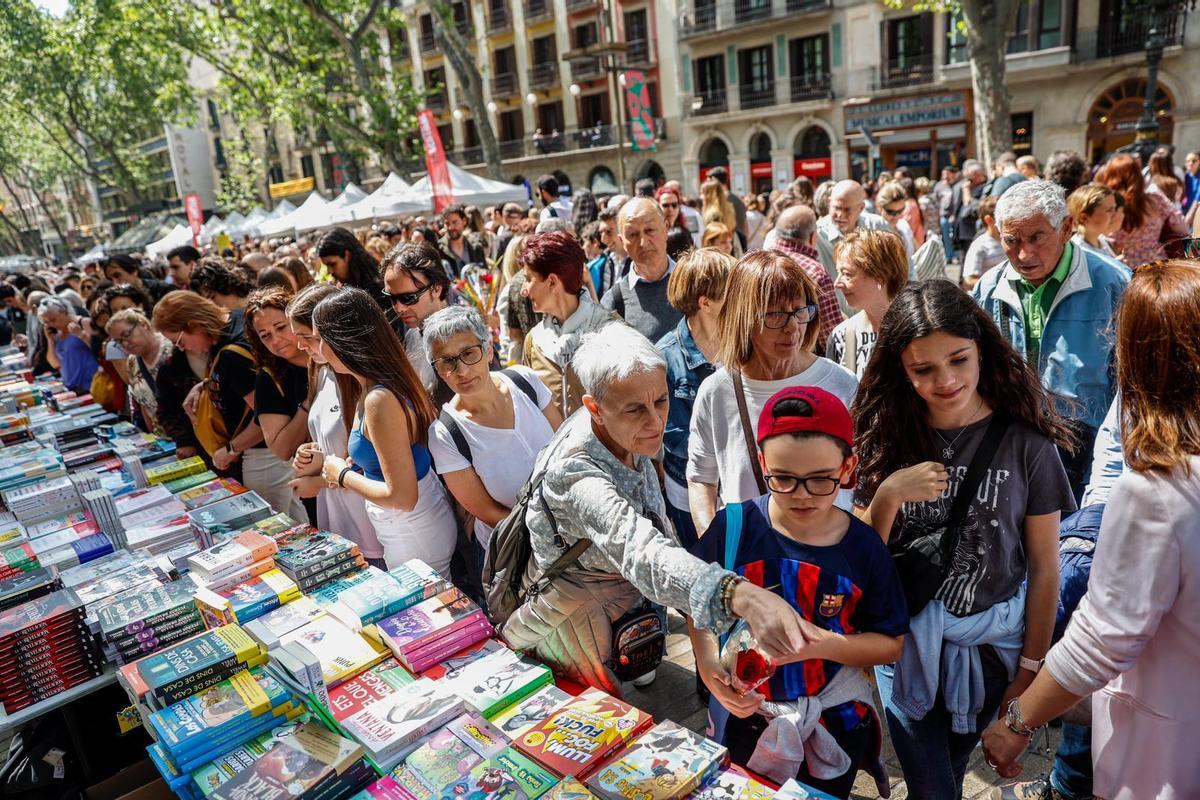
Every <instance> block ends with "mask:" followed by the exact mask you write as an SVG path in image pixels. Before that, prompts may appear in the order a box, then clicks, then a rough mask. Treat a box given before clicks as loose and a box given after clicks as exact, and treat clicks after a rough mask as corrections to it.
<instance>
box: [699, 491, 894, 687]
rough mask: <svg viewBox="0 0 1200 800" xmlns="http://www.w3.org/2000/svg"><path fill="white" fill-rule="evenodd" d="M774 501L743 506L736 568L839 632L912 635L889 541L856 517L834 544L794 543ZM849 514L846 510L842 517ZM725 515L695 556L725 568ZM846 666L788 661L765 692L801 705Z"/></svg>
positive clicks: (810, 618)
mask: <svg viewBox="0 0 1200 800" xmlns="http://www.w3.org/2000/svg"><path fill="white" fill-rule="evenodd" d="M768 499H769V498H768V496H767V495H764V496H762V497H759V498H757V499H755V500H747V501H746V502H744V503H742V533H741V539H740V541H739V543H738V549H737V555H736V557H735V559H734V561H735V563H734V565H733V567H734V571H736V572H737V573H738V574H740V575H742V576H744V577H745V578H746V580H748V581H749V582H750V583H753V584H754V585H755V586H761V587H763V588H764V589H768V590H770V591H772V592H774V593H775V594H777V595H779V596H780V597H783V598H784V599H785V600H787V601H788V603H790V604H791V606H792V607H793V608H794V609H796V611H798V612H799V613H800V616H802V617H804V619H806V620H808V621H809V622H811V623H813V624H814V625H818V626H820V627H822V628H825V629H826V630H829V631H832V632H834V633H840V634H847V635H848V634H855V633H868V632H874V633H882V634H885V635H887V636H901V635H903V634H905V633H907V632H908V610H907V607H906V606H905V603H904V590H903V589H902V588H901V586H900V578H899V576H898V575H897V574H896V568H895V566H893V564H892V557H891V555H890V554H889V553H888V549H887V546H886V545H885V544H884V543H883V540H882V539H880V538H879V534H877V533H876V532H875V531H874V530H873V529H872V528H871V527H870V526H869V525H867V524H866V523H864V522H862V521H860V520H859V519H857V518H855V517H851V518H850V528H849V529H848V530H847V531H846V535H845V536H844V537H842V540H841V541H840V542H838V543H837V544H835V545H830V546H827V547H814V546H812V545H807V544H802V543H800V542H797V541H795V540H794V539H790V538H788V537H787V536H785V535H784V534H782V533H780V532H779V531H777V530H776V529H775V528H774V527H772V525H771V520H770V517H769V515H768V514H767V501H768ZM841 513H844V512H841ZM725 519H726V518H725V514H724V513H720V514H717V516H716V517H715V518H714V519H713V522H712V525H710V526H709V528H708V530H707V531H706V532H705V534H704V535H703V536H702V537H700V541H699V542H697V543H696V545H695V547H693V548H692V552H693V553H694V554H695V555H696V556H698V557H700V558H702V559H704V560H705V561H710V562H714V563H717V564H721V563H722V562H723V561H724V558H725ZM841 668H842V665H841V664H838V663H837V662H834V661H824V660H821V659H809V660H807V661H797V662H795V663H792V664H786V665H784V666H782V667H780V668H779V669H777V670H776V671H775V674H774V675H773V676H772V677H771V679H770V681H768V682H767V683H766V684H764V685H763V686H760V687H759V688H758V691H759V692H761V693H762V694H764V695H765V696H766V698H767V699H768V700H795V699H797V698H800V697H809V696H812V695H817V694H820V693H821V690H822V689H824V688H825V686H826V684H828V683H829V681H831V680H832V679H833V677H834V676H835V675H837V672H838V670H839V669H841Z"/></svg>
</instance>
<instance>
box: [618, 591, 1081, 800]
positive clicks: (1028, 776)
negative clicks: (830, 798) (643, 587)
mask: <svg viewBox="0 0 1200 800" xmlns="http://www.w3.org/2000/svg"><path fill="white" fill-rule="evenodd" d="M623 689H624V692H625V699H626V700H628V701H629V702H631V703H633V704H634V705H636V706H637V707H639V708H642V709H644V710H646V711H649V712H650V713H651V714H653V715H654V718H655V719H669V720H672V721H673V722H676V723H678V724H680V725H683V726H684V727H686V728H690V729H691V730H694V731H698V732H703V731H704V726H705V723H706V720H707V716H708V712H707V707H706V706H704V705H703V704H702V703H701V702H700V697H699V696H698V695H697V694H696V674H695V661H694V659H693V658H692V646H691V643H690V642H689V641H688V637H687V623H686V622H684V619H683V617H681V616H679V615H678V614H676V613H675V612H674V611H672V612H670V635H669V636H668V637H667V657H666V659H665V660H664V661H663V663H662V664H661V665H659V668H658V673H657V676H656V678H655V680H654V683H652V684H651V685H650V686H648V687H646V688H644V689H638V688H636V687H635V686H633V684H630V683H627V684H625V685H624V687H623ZM875 707H876V708H877V709H878V708H881V707H882V706H881V704H880V702H879V696H878V694H877V695H876V697H875ZM1049 731H1050V738H1049V741H1048V743H1047V740H1046V738H1045V737H1044V736H1043V735H1041V734H1039V735H1038V736H1037V738H1036V740H1035V744H1036V748H1031V751H1030V752H1029V753H1027V754H1026V757H1025V762H1024V772H1022V774H1021V777H1020V780H1032V779H1034V778H1036V777H1037V776H1038V775H1041V774H1044V773H1048V772H1049V771H1050V768H1051V766H1052V765H1053V763H1054V748H1056V747H1057V746H1058V740H1059V729H1057V728H1050V729H1049ZM1035 749H1036V752H1035ZM883 760H884V764H885V766H886V767H887V771H888V775H889V778H890V781H891V797H892V800H906V798H908V797H909V793H908V789H907V788H906V787H905V785H904V776H903V774H902V773H901V771H900V762H899V761H897V760H896V753H895V750H893V748H892V743H891V739H890V737H889V736H888V734H887V726H886V725H885V726H884V733H883ZM1006 783H1009V781H1006V780H1002V779H1000V778H999V777H998V776H997V775H996V773H995V772H994V771H993V770H992V768H991V767H989V766H988V765H987V763H986V762H985V761H984V759H983V751H982V750H981V749H980V748H978V747H977V748H976V749H975V752H974V754H973V755H972V756H971V761H970V763H969V764H968V766H967V775H966V779H965V780H964V781H963V794H962V796H963V798H964V799H965V800H976V799H977V798H979V799H980V800H987V798H988V796H989V794H990V793H991V791H992V789H993V788H994V787H997V786H1002V785H1004V784H1006ZM851 797H853V798H856V800H866V799H867V798H878V797H882V795H880V794H879V792H878V790H877V789H876V787H875V781H874V780H873V779H872V778H871V777H870V776H868V775H867V774H866V773H859V776H858V780H857V781H856V782H855V784H854V793H853V794H852V795H851Z"/></svg>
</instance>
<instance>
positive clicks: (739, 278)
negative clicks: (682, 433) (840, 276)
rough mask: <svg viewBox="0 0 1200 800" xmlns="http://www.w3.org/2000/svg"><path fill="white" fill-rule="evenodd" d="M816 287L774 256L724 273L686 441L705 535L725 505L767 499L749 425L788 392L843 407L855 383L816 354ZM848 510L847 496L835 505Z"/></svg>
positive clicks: (694, 506) (747, 259)
mask: <svg viewBox="0 0 1200 800" xmlns="http://www.w3.org/2000/svg"><path fill="white" fill-rule="evenodd" d="M817 291H818V290H817V286H816V284H815V283H814V282H813V279H812V278H810V277H809V276H808V273H807V272H805V271H804V268H803V267H801V266H800V265H799V264H798V263H796V262H795V261H794V260H793V259H792V258H791V257H789V256H787V255H784V254H783V253H780V252H778V251H775V250H756V251H754V252H752V253H748V254H747V255H746V256H744V257H743V258H742V260H741V261H739V262H738V263H737V266H735V267H734V268H733V270H732V271H731V272H730V273H729V283H728V285H727V286H726V287H725V303H724V305H723V306H722V308H721V316H720V319H719V321H718V327H717V354H716V359H715V362H714V363H717V364H719V365H720V368H719V369H717V371H716V372H714V373H713V374H712V375H711V376H709V377H708V378H707V379H705V381H704V382H703V383H702V384H700V390H699V391H698V392H697V393H696V401H695V406H694V407H693V411H692V421H691V431H690V433H689V435H688V464H687V484H688V501H689V507H690V509H691V512H692V520H693V521H694V522H695V525H696V530H697V531H703V530H707V529H708V526H709V523H711V522H712V520H713V516H714V515H715V514H716V510H717V507H718V505H719V503H718V502H717V501H718V491H719V493H720V500H721V502H722V503H723V504H725V505H728V504H730V503H740V502H742V501H744V500H749V499H751V498H754V497H760V496H762V495H763V494H765V493H766V491H767V490H766V484H765V483H763V481H762V475H761V471H760V470H759V467H758V455H757V453H756V452H755V447H754V441H755V439H754V435H755V428H754V426H755V425H756V424H757V422H758V415H759V413H760V412H761V411H762V409H763V406H764V405H765V404H766V402H767V400H769V399H770V398H771V396H772V395H774V394H775V393H776V392H778V391H780V390H781V389H785V388H787V387H789V386H815V387H817V388H820V389H824V390H825V391H827V392H829V393H831V394H833V395H835V396H836V397H837V398H838V399H840V400H841V401H842V402H843V403H844V404H846V405H847V406H849V404H850V402H851V401H852V400H853V399H854V392H855V390H856V388H857V387H858V380H857V379H856V378H855V377H854V375H853V374H851V372H850V371H849V370H847V369H846V368H845V367H843V366H841V365H839V364H835V363H833V362H832V361H830V360H829V359H827V358H822V357H821V356H818V355H815V354H814V353H813V352H812V350H813V347H815V346H816V343H817V336H818V334H819V333H820V328H821V326H820V324H819V321H818V320H817ZM838 503H839V507H841V508H846V509H848V508H849V507H850V496H849V493H843V494H841V495H840V496H839V498H838Z"/></svg>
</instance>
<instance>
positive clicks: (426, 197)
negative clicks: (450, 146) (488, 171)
mask: <svg viewBox="0 0 1200 800" xmlns="http://www.w3.org/2000/svg"><path fill="white" fill-rule="evenodd" d="M446 168H447V169H448V170H449V171H450V187H451V191H452V192H453V193H454V202H456V203H462V204H463V205H476V206H493V205H500V204H502V203H520V204H522V205H528V204H529V193H528V192H526V191H525V187H524V186H517V185H515V184H511V183H504V182H503V181H494V180H492V179H491V178H484V177H482V176H480V175H475V174H473V173H470V172H467V171H466V170H465V169H462V168H461V167H457V166H455V165H454V164H447V165H446ZM409 196H410V198H412V199H414V200H416V201H418V202H421V203H423V204H424V205H423V206H422V210H424V211H432V210H433V187H432V185H431V184H430V182H429V176H428V175H426V176H425V177H423V178H421V180H419V181H417V182H416V183H414V184H413V187H412V189H411V190H410V191H409Z"/></svg>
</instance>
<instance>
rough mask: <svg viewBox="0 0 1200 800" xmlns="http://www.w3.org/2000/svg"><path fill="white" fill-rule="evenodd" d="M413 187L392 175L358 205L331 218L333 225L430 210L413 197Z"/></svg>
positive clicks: (338, 212) (342, 210) (344, 209)
mask: <svg viewBox="0 0 1200 800" xmlns="http://www.w3.org/2000/svg"><path fill="white" fill-rule="evenodd" d="M411 191H412V187H411V186H409V185H408V184H407V183H405V182H404V179H403V178H401V177H400V176H399V175H397V174H396V173H394V172H393V173H390V174H389V175H388V176H387V178H385V179H384V181H383V183H382V184H380V185H379V188H377V189H376V190H375V191H373V192H371V194H369V195H367V196H366V197H365V198H363V199H362V200H360V201H358V202H357V203H355V204H353V205H351V206H349V207H347V208H342V209H339V210H338V211H337V212H335V213H334V214H333V215H331V217H330V220H329V221H330V222H331V223H334V224H336V223H341V222H353V221H356V220H371V219H380V218H385V217H394V216H397V215H400V214H415V213H418V212H421V211H424V210H426V209H427V208H428V204H427V203H425V202H422V201H420V200H419V199H417V198H416V197H414V196H411Z"/></svg>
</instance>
